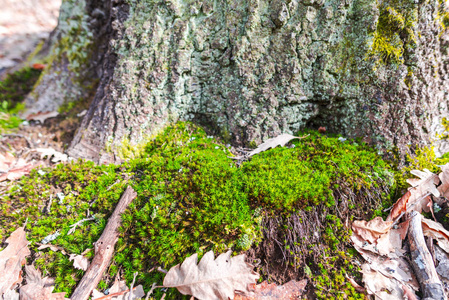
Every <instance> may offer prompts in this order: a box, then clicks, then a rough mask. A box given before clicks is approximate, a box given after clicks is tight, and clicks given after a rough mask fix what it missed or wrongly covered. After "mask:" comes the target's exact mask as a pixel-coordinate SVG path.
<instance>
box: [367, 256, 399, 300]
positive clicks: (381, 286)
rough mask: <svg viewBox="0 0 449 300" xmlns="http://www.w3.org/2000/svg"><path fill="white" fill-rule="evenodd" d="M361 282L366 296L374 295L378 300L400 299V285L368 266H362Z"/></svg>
mask: <svg viewBox="0 0 449 300" xmlns="http://www.w3.org/2000/svg"><path fill="white" fill-rule="evenodd" d="M362 274H363V282H364V283H365V287H366V291H367V292H368V295H376V296H378V297H379V298H380V299H402V294H403V291H402V284H401V283H400V282H398V281H397V280H395V279H393V280H392V279H391V278H388V277H386V276H384V275H383V274H381V273H380V272H378V271H376V270H373V269H372V268H371V267H370V265H368V264H363V265H362Z"/></svg>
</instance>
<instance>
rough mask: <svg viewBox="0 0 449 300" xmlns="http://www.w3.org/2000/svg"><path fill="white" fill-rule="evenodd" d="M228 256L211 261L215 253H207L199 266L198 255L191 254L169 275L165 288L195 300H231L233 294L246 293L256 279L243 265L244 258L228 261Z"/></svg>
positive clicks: (165, 281) (239, 256) (229, 256)
mask: <svg viewBox="0 0 449 300" xmlns="http://www.w3.org/2000/svg"><path fill="white" fill-rule="evenodd" d="M231 253H232V251H228V252H226V253H223V254H220V255H219V256H218V257H217V258H216V259H215V260H214V253H213V252H212V251H209V252H207V253H206V254H204V256H203V258H202V259H201V261H200V262H199V263H198V264H197V262H198V255H197V254H194V255H192V256H190V257H188V258H186V260H185V261H184V262H183V263H182V264H180V265H176V266H174V267H172V268H171V269H170V270H169V271H168V273H167V275H166V276H165V278H164V286H165V287H175V288H177V289H178V291H179V292H181V293H182V294H184V295H192V296H194V297H196V298H198V299H208V300H213V299H217V300H219V299H228V298H229V299H234V293H235V291H236V290H237V291H241V292H248V284H251V283H254V282H255V281H256V280H257V279H258V278H259V275H258V274H257V273H255V272H254V271H253V266H252V265H250V264H248V263H246V262H245V255H244V254H242V255H237V256H234V257H231Z"/></svg>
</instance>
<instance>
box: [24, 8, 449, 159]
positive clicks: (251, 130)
mask: <svg viewBox="0 0 449 300" xmlns="http://www.w3.org/2000/svg"><path fill="white" fill-rule="evenodd" d="M378 2H379V3H378ZM446 6H447V1H439V0H429V1H424V0H414V1H411V0H399V1H396V0H387V1H377V0H327V1H324V0H304V1H298V0H271V1H270V0H227V1H219V0H215V1H212V0H205V1H199V0H165V1H162V0H127V1H124V0H105V1H98V0H65V1H64V3H63V6H62V8H61V16H60V21H59V25H58V28H57V30H56V32H58V34H56V35H54V40H53V51H52V53H53V54H52V55H53V60H52V63H51V67H50V68H48V69H47V70H46V72H45V73H44V74H43V75H42V78H41V80H40V83H39V84H38V85H37V86H36V87H35V90H34V93H33V94H32V95H31V96H30V97H29V99H28V105H29V108H30V112H36V111H39V110H43V108H42V107H43V106H46V107H47V109H48V107H50V108H51V109H55V108H56V107H57V106H58V105H61V104H62V103H64V102H66V101H77V100H86V99H88V98H89V93H90V92H92V93H93V95H94V96H93V100H92V104H91V106H90V108H89V110H88V113H87V114H86V116H85V117H84V119H83V120H82V123H81V126H80V128H79V130H78V132H77V134H76V136H75V138H74V140H73V141H72V143H71V145H70V148H69V151H68V152H69V154H70V155H71V156H74V157H84V158H89V159H93V160H96V161H109V160H118V159H119V157H118V156H117V153H118V152H119V151H118V149H119V148H120V145H121V143H122V142H124V141H130V142H131V144H138V143H140V142H143V141H145V139H147V138H148V137H149V136H150V135H151V134H154V133H156V132H157V131H158V130H159V129H160V128H161V127H163V126H164V125H166V124H168V123H170V122H173V121H177V120H192V121H194V122H198V123H200V124H203V125H207V126H208V127H209V128H211V129H212V130H214V131H215V133H217V134H221V135H222V136H223V137H224V138H225V139H229V140H230V141H232V142H234V143H237V144H245V143H248V142H251V141H255V142H257V143H258V142H260V141H262V140H264V139H267V138H269V137H272V136H274V135H277V134H279V133H281V132H285V133H292V132H293V133H294V132H296V131H298V130H301V129H304V128H317V127H319V126H325V127H326V128H327V130H328V131H331V132H338V133H341V134H344V135H345V136H350V137H362V138H364V139H365V140H366V141H369V142H372V143H374V144H376V145H377V147H378V148H379V150H380V151H382V152H384V153H386V152H391V151H396V150H395V149H397V150H398V151H399V154H402V155H403V154H405V153H407V152H408V151H409V147H408V145H409V144H420V145H422V144H428V143H429V142H431V141H434V143H435V145H436V146H437V150H438V151H440V152H442V151H444V149H446V148H447V144H446V142H445V141H444V140H439V141H436V134H437V133H441V131H443V130H444V128H443V125H442V122H443V121H442V120H443V117H444V116H446V115H447V113H448V100H449V97H448V91H449V77H448V76H449V55H448V45H449V34H448V31H447V30H445V26H447V25H449V24H448V23H449V13H448V11H449V9H448V7H446ZM92 78H94V79H92ZM97 82H98V83H97ZM46 98H47V99H46ZM48 98H51V101H50V103H52V104H51V105H49V104H47V103H48V102H49V99H48ZM42 103H44V104H45V105H43V106H42V105H41V106H39V105H40V104H42ZM106 149H107V150H106Z"/></svg>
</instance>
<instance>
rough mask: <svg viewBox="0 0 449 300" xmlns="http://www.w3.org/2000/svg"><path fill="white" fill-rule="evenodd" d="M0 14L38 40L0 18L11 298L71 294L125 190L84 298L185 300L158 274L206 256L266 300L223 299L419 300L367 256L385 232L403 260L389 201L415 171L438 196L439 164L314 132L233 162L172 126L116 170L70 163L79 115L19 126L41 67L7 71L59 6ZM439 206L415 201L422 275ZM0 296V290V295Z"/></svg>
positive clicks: (207, 139) (0, 209)
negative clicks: (422, 236)
mask: <svg viewBox="0 0 449 300" xmlns="http://www.w3.org/2000/svg"><path fill="white" fill-rule="evenodd" d="M8 3H9V4H10V5H11V7H13V6H14V5H17V6H19V7H20V9H21V11H22V12H23V18H25V19H26V18H31V19H32V20H35V21H33V22H34V23H35V25H36V26H35V28H40V29H39V30H34V31H32V32H28V33H27V34H26V35H24V36H22V35H21V34H20V33H19V32H21V31H22V32H23V31H24V30H29V28H28V29H27V28H25V29H24V28H21V27H20V24H22V21H20V20H22V19H23V18H22V19H21V18H17V19H11V18H3V19H2V18H1V14H0V20H6V21H5V22H3V23H1V24H0V48H1V49H2V50H4V49H6V50H4V51H3V53H5V54H6V55H3V56H2V57H0V72H2V71H1V70H3V74H2V73H0V78H1V79H0V172H1V173H0V243H1V244H0V250H6V249H7V247H8V246H9V245H10V244H13V242H12V241H13V240H14V239H13V238H12V237H17V236H18V235H19V234H22V235H21V241H22V242H23V243H24V247H25V246H26V247H27V249H28V251H29V253H28V254H27V256H26V257H27V258H26V266H25V267H24V268H23V270H22V261H20V263H19V266H20V268H19V269H20V270H22V272H23V274H26V275H25V277H26V280H23V278H22V277H21V276H20V275H19V278H18V279H17V280H16V281H14V289H15V290H19V291H20V293H25V294H26V293H29V289H30V288H29V287H28V289H27V288H26V286H27V284H28V285H29V284H30V281H29V280H30V274H36V273H35V272H36V270H35V269H34V268H36V269H37V270H38V271H37V272H40V273H41V274H42V276H49V277H51V278H54V281H52V282H51V284H50V283H48V286H42V287H41V289H40V290H39V289H37V290H39V291H45V292H48V291H49V293H50V294H46V295H47V296H48V299H50V297H53V296H54V295H57V294H56V293H65V296H66V297H69V296H71V295H73V293H74V291H75V289H76V287H77V285H78V284H79V283H80V281H81V278H83V276H85V274H86V272H87V271H86V269H87V266H88V264H89V263H91V262H93V260H94V257H95V254H96V251H95V250H94V249H93V244H94V243H95V242H97V241H98V239H99V238H100V236H101V235H102V232H103V231H104V230H106V228H107V226H106V224H107V223H108V221H109V220H110V218H111V216H112V215H113V212H114V210H115V208H116V207H117V205H118V203H120V199H121V197H122V195H123V193H124V191H125V190H126V189H127V187H132V188H133V189H134V190H135V192H136V198H135V199H133V201H132V203H131V204H129V207H128V209H127V210H126V212H125V213H124V214H122V217H121V226H120V229H119V236H118V240H117V244H116V245H115V248H114V247H113V248H114V249H115V251H114V253H113V255H112V258H111V261H110V263H109V264H108V266H107V269H106V271H105V273H104V274H101V280H100V281H99V283H98V286H97V287H96V292H95V293H96V294H95V295H96V296H95V297H98V298H101V297H103V298H101V299H106V298H107V296H105V295H106V294H109V295H110V294H111V293H114V292H117V293H119V294H120V293H121V294H120V296H121V297H122V298H123V296H124V294H125V292H126V291H127V290H129V289H130V288H129V287H130V286H132V285H134V283H135V286H140V287H141V289H142V290H143V291H144V292H145V293H147V292H149V291H151V293H152V294H151V297H152V298H151V299H161V298H164V297H165V299H178V298H180V299H181V298H183V297H184V298H185V299H188V297H186V296H182V295H181V294H180V293H179V292H178V290H177V289H175V288H173V285H167V284H166V281H165V280H164V277H165V276H166V275H165V273H164V272H165V270H168V269H170V268H171V267H173V266H175V265H176V264H179V263H182V262H183V261H184V260H186V259H187V258H188V257H190V256H191V255H198V256H199V257H200V258H201V257H209V256H210V255H209V254H207V253H208V251H210V250H213V251H214V252H215V255H219V254H222V253H226V252H227V251H228V250H231V252H232V254H233V255H237V256H236V257H239V256H238V255H240V254H244V255H245V256H246V262H248V263H250V264H252V265H253V266H254V270H255V271H256V272H257V274H258V277H260V279H259V280H258V282H259V285H258V286H256V287H255V288H254V289H255V291H253V292H254V293H256V295H257V291H258V289H259V294H258V295H259V296H260V293H265V294H266V295H271V296H267V297H265V298H263V297H259V298H257V297H255V296H254V295H255V294H253V296H252V297H253V298H251V297H249V298H244V297H241V296H238V297H241V298H238V297H236V299H273V298H275V296H276V295H277V296H276V297H278V298H284V299H285V297H286V296H285V295H286V294H285V293H286V292H290V294H288V295H289V296H288V297H291V298H295V299H296V298H307V299H315V298H319V299H366V298H367V297H370V295H371V296H372V295H373V294H376V295H377V296H379V295H380V294H382V293H386V291H387V294H389V295H394V297H396V295H401V297H402V298H400V297H399V296H397V299H406V298H405V297H408V298H407V299H409V300H410V299H413V298H411V297H412V296H411V293H408V290H407V293H408V296H407V293H406V288H402V286H407V287H409V286H410V289H412V290H413V289H414V288H415V289H417V290H415V292H416V294H417V295H421V296H422V295H423V294H424V293H423V291H422V290H421V291H420V290H419V289H420V288H419V285H417V284H416V280H413V281H412V280H411V279H410V280H408V278H409V277H410V278H413V279H416V278H415V277H414V276H415V275H410V276H409V277H408V276H405V277H404V276H403V273H400V274H401V276H403V277H400V278H399V277H397V278H395V279H391V278H390V277H388V276H390V275H391V274H393V273H394V272H391V270H393V271H394V270H399V269H397V267H398V264H399V263H398V262H401V263H403V260H401V259H400V257H396V256H393V257H391V255H392V254H391V253H390V252H389V253H387V254H385V253H383V252H382V253H379V249H378V248H381V245H383V246H385V245H387V246H388V247H390V248H391V247H392V246H391V245H393V242H392V243H391V244H389V243H385V238H384V239H383V240H382V239H380V237H381V236H384V237H388V239H389V238H390V237H392V236H393V235H392V234H393V233H394V234H395V235H394V239H395V240H396V242H395V243H396V244H395V245H396V247H399V248H398V249H396V248H394V247H393V250H392V251H393V252H395V253H396V252H398V253H406V254H402V255H405V256H407V255H408V254H407V253H410V249H409V248H410V246H407V245H408V243H407V242H406V241H408V240H407V239H405V237H402V238H401V239H400V240H399V246H397V244H398V242H397V240H398V238H397V235H400V232H399V231H398V228H397V227H394V226H399V225H401V224H403V223H400V224H399V221H398V220H396V219H395V220H394V221H391V222H390V221H388V218H393V217H392V213H393V212H395V213H397V212H398V211H399V212H401V213H402V212H403V211H401V209H400V208H398V205H397V203H396V205H394V204H395V201H396V199H398V198H400V199H402V202H401V203H408V202H407V201H409V202H410V201H411V200H410V195H409V196H408V198H407V197H405V198H404V197H402V196H403V195H407V189H408V188H409V186H410V185H409V184H408V183H407V182H406V179H407V178H413V177H414V176H413V174H411V173H410V171H412V170H415V169H418V170H424V169H428V170H429V172H433V173H435V174H433V173H425V174H424V175H423V173H416V172H414V174H420V176H424V177H425V178H426V180H427V181H426V182H429V180H430V179H429V178H431V181H432V182H433V181H435V182H436V180H437V177H438V176H440V177H438V178H439V179H438V180H440V179H441V181H442V182H443V183H444V182H445V180H446V179H444V176H443V175H436V174H437V173H441V174H444V172H441V166H443V165H445V164H446V163H448V162H449V156H448V155H445V156H443V157H442V158H436V157H435V155H434V154H433V152H432V149H431V148H425V149H420V150H418V151H416V155H415V156H413V157H409V158H408V162H407V167H405V168H403V169H401V170H398V169H397V167H396V165H397V164H396V163H397V162H395V161H386V160H384V159H383V158H382V157H381V156H380V155H379V154H378V153H377V151H376V150H375V149H373V148H372V147H371V146H369V145H366V144H364V143H363V142H362V141H360V140H350V139H346V138H344V137H342V136H339V135H331V134H326V133H325V132H322V131H323V130H321V132H318V131H314V130H307V131H305V132H301V133H298V134H297V136H298V137H300V139H292V140H291V141H290V140H288V142H285V141H284V142H285V147H276V146H278V144H279V145H280V146H282V144H284V142H282V143H281V142H278V141H274V142H272V143H271V144H269V145H268V146H267V144H265V146H266V147H262V148H263V149H262V148H260V147H261V145H259V148H256V149H236V148H234V147H232V146H230V145H228V143H227V142H224V141H223V139H222V138H221V137H215V136H211V135H209V134H208V133H207V129H204V128H201V127H199V126H197V125H195V124H192V123H186V122H180V123H177V124H170V125H169V126H167V128H165V129H164V130H163V131H161V132H160V133H159V134H157V135H155V136H153V137H151V138H149V139H148V142H147V143H146V144H145V145H141V146H140V147H138V148H133V147H132V146H130V145H128V144H124V145H123V147H122V149H121V151H120V154H121V156H122V159H123V163H121V164H118V165H116V164H110V165H95V164H94V163H93V162H89V161H83V160H73V159H71V158H70V157H68V156H67V155H65V154H64V151H65V150H66V149H67V147H68V145H69V143H70V141H71V139H72V138H73V135H74V133H75V131H76V129H77V127H78V125H79V123H80V121H81V120H82V118H83V116H84V114H85V109H86V105H85V104H83V103H78V104H77V105H75V106H73V107H66V108H64V109H62V110H61V111H58V112H52V113H50V114H41V115H34V116H30V117H29V118H28V119H27V120H23V119H22V118H20V112H21V111H22V110H23V109H24V105H23V104H22V103H23V100H24V98H25V97H26V95H27V93H28V92H30V91H31V89H32V87H33V85H34V82H35V81H36V80H37V79H38V78H39V75H40V72H41V69H42V68H45V66H44V65H36V66H34V67H33V66H27V67H25V68H20V69H19V67H18V64H19V63H23V62H24V61H26V59H25V57H26V56H27V55H28V54H29V53H31V52H32V50H33V47H35V45H36V43H37V41H38V40H39V39H40V37H41V33H42V32H46V33H45V34H46V35H48V32H49V30H50V29H51V28H52V26H54V25H55V23H54V22H55V20H56V19H55V16H54V14H53V13H51V14H52V15H48V14H49V12H52V11H55V9H54V8H52V7H53V6H54V7H57V5H58V1H51V2H44V1H43V2H42V3H47V4H45V5H46V6H47V10H46V11H41V10H32V9H30V8H29V7H28V8H27V7H26V6H23V4H24V3H25V2H23V1H9V2H8ZM21 5H22V6H21ZM37 14H40V15H39V16H38V15H37ZM45 20H49V21H48V22H47V23H46V22H44V21H45ZM8 22H9V23H8ZM5 24H6V25H5ZM23 37H25V38H23ZM6 47H8V48H6ZM21 66H23V64H22V65H21ZM6 70H9V71H10V74H9V75H7V74H6ZM14 71H15V72H14ZM265 148H266V149H265ZM269 148H272V149H269ZM251 153H252V154H254V155H252V154H251ZM239 156H240V157H239ZM250 156H251V157H250ZM236 158H237V159H236ZM432 174H433V175H432ZM426 176H427V177H426ZM415 183H416V182H415ZM421 183H422V182H421ZM426 184H427V183H426ZM419 186H420V185H419V184H417V185H415V186H414V189H415V190H416V189H417V187H419ZM440 186H442V184H440V183H438V187H440ZM427 187H428V188H432V187H433V188H435V187H434V186H432V185H430V186H429V185H427ZM424 192H425V193H424V194H425V195H427V193H428V191H427V190H425V191H424ZM442 195H443V196H441V195H440V197H436V196H431V197H433V198H432V200H431V201H434V202H435V203H437V204H438V203H439V205H437V206H435V207H434V206H433V202H432V203H431V202H426V203H427V204H426V205H427V208H432V210H430V209H425V207H424V212H423V216H424V217H426V218H427V219H431V218H434V220H437V221H438V222H440V223H441V226H442V227H441V228H439V229H438V230H439V231H438V230H437V231H438V232H440V233H441V232H443V237H441V235H438V236H434V237H433V240H432V238H429V237H426V239H427V242H428V245H433V244H434V241H435V247H433V246H429V247H430V248H431V249H437V250H433V252H432V253H433V255H434V256H433V257H434V260H435V262H436V257H437V255H436V254H435V253H437V254H438V255H439V256H438V257H440V258H441V257H443V256H444V253H443V254H441V253H442V252H441V251H440V250H441V249H440V248H438V247H440V246H441V245H443V248H444V245H445V244H444V243H445V242H444V239H445V238H444V234H445V233H444V232H445V231H444V230H449V208H448V205H447V202H444V201H443V200H442V199H443V198H444V195H445V191H443V192H442ZM412 198H413V197H412ZM418 198H419V197H418ZM418 198H416V199H418ZM416 199H415V200H416ZM419 199H420V198H419ZM426 199H427V198H426ZM421 200H422V199H420V201H421ZM426 201H427V200H426ZM429 203H430V204H429ZM413 205H416V204H413ZM426 205H424V206H426ZM429 205H430V206H429ZM403 206H404V205H403ZM405 206H407V205H405ZM421 206H422V205H421ZM426 210H427V212H426ZM400 217H402V215H401V216H400ZM380 218H383V219H385V220H387V221H383V219H380ZM394 218H398V216H397V215H396V216H395V217H394ZM369 220H371V222H365V221H369ZM381 220H382V221H381ZM425 220H426V219H425ZM388 222H390V223H388ZM425 222H428V221H425ZM379 224H380V225H379ZM423 224H424V223H423ZM429 224H430V223H429ZM378 226H384V228H382V229H379V227H378ZM401 226H402V225H401ZM401 226H399V229H400V228H403V227H401ZM423 226H424V225H423ZM18 228H19V229H20V228H23V232H22V233H20V232H19V231H20V230H19V231H17V230H18ZM385 228H387V229H385ZM407 228H408V227H407ZM382 230H384V231H382ZM380 231H381V232H380ZM354 232H355V234H354ZM379 232H380V233H381V234H380V233H379ZM8 238H9V239H8ZM448 238H449V235H448ZM7 239H8V240H7ZM392 239H393V238H392ZM15 240H17V241H18V240H19V239H18V238H16V239H15ZM429 240H430V242H429ZM382 243H383V244H382ZM367 246H370V248H369V249H368V250H367V249H365V248H366V247H367ZM378 246H379V247H378ZM402 247H404V249H403V248H402ZM438 249H439V250H438ZM396 250H397V251H396ZM439 251H440V252H439ZM1 253H5V252H0V262H2V259H4V258H3V257H2V254H1ZM367 253H368V254H367ZM401 257H402V256H401ZM233 259H234V258H233ZM369 260H371V261H376V262H379V261H382V264H380V265H381V267H388V268H389V269H388V270H390V271H388V270H387V271H388V272H384V271H385V270H383V269H382V268H381V267H379V265H378V266H377V269H375V270H374V268H375V266H373V265H371V266H368V267H367V266H366V262H367V261H369ZM385 261H389V262H393V263H392V264H391V263H390V264H384V262H385ZM406 261H407V259H406ZM408 261H410V259H408ZM442 261H444V260H441V261H440V260H438V262H439V263H436V264H437V265H438V266H441V267H440V271H441V269H443V271H444V268H443V266H444V265H445V263H446V261H444V263H443V262H442ZM447 262H448V264H449V260H447ZM406 263H408V262H406ZM395 264H396V265H395ZM30 265H32V266H33V268H31V267H30ZM448 266H449V265H448ZM1 268H2V265H1V263H0V282H2V280H1V279H2V278H3V277H5V276H6V275H5V274H7V273H6V271H5V270H4V269H1ZM367 268H371V269H369V272H368V271H367ZM395 268H396V269H395ZM437 268H438V267H437ZM446 269H447V268H446ZM33 270H34V271H33ZM251 270H252V268H251ZM373 270H374V271H373ZM401 270H402V269H401ZM407 270H408V271H407V272H411V271H410V270H409V269H407ZM33 272H34V273H33ZM245 272H246V271H245ZM382 272H383V273H382ZM401 272H402V271H401ZM19 273H20V272H19ZM247 273H248V272H247ZM386 273H388V274H390V275H388V274H387V275H385V274H386ZM412 273H413V272H411V273H407V274H412ZM443 273H444V272H443ZM41 274H39V276H37V275H36V276H37V277H39V278H40V276H41ZM444 274H446V275H447V272H446V273H444ZM231 275H232V274H231ZM253 275H254V274H253ZM253 275H251V276H253ZM2 276H3V277H2ZM246 276H247V277H248V276H249V277H251V276H250V275H248V274H246ZM254 276H255V275H254ZM382 276H383V277H382ZM438 276H440V277H441V275H440V274H439V275H438ZM443 277H444V276H443ZM251 278H252V279H254V278H253V277H251ZM385 278H387V279H385ZM404 278H406V279H404ZM44 279H45V278H44ZM44 279H42V280H41V283H42V282H43V281H45V280H44ZM121 279H123V280H124V282H122V281H120V280H121ZM446 279H448V280H449V278H446ZM446 279H444V278H443V283H444V285H445V286H444V287H445V288H446V292H447V288H448V286H447V283H448V280H446ZM395 280H396V281H395ZM408 281H410V282H408ZM261 282H262V283H261ZM390 282H397V284H396V285H394V286H391V284H390ZM155 285H156V286H157V288H155V289H154V286H155ZM281 285H282V288H279V286H281ZM34 287H35V290H36V286H34ZM50 287H51V289H50ZM1 288H2V286H1V284H0V295H1V292H2V290H1ZM46 288H48V289H46ZM53 289H54V290H53ZM131 289H132V287H131ZM403 289H404V290H403ZM52 291H53V294H51V292H52ZM280 291H282V293H284V294H282V295H283V296H279V295H281V294H280V293H281V292H280ZM42 293H44V292H42ZM414 294H415V293H413V295H414ZM41 295H42V294H41ZM49 295H53V296H49ZM62 295H63V294H62ZM383 295H384V296H385V294H383ZM35 296H36V295H35ZM54 297H55V299H62V298H57V297H56V296H54ZM58 297H63V296H61V294H58ZM104 297H106V298H104ZM270 297H271V298H270ZM29 298H30V297H29ZM109 298H111V296H109ZM30 299H33V297H31V298H30ZM206 299H207V298H206Z"/></svg>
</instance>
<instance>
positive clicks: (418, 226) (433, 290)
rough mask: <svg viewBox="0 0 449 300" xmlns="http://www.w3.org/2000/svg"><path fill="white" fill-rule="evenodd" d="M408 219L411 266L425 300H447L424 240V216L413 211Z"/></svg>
mask: <svg viewBox="0 0 449 300" xmlns="http://www.w3.org/2000/svg"><path fill="white" fill-rule="evenodd" d="M407 219H410V225H409V227H408V242H409V244H410V252H411V257H412V260H411V264H412V267H413V270H414V271H415V274H416V277H417V279H418V282H419V285H420V286H421V289H422V292H423V294H424V295H423V299H424V300H431V299H433V300H440V299H441V300H444V299H446V298H445V295H444V289H443V285H442V284H441V281H440V278H439V277H438V274H437V271H436V269H435V265H434V263H433V259H432V255H431V254H430V252H429V250H428V249H427V246H426V242H425V240H424V234H423V230H422V216H421V214H420V213H418V212H417V211H411V212H410V213H409V214H408V215H407Z"/></svg>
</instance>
